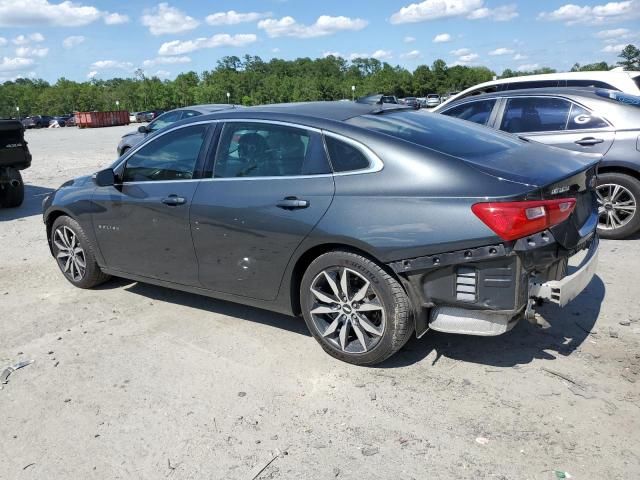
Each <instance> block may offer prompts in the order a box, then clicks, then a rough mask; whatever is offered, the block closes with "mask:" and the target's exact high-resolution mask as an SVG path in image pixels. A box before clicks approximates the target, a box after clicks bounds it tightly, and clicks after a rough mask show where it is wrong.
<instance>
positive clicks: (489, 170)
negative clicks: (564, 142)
mask: <svg viewBox="0 0 640 480" xmlns="http://www.w3.org/2000/svg"><path fill="white" fill-rule="evenodd" d="M601 159H602V155H599V154H593V153H580V152H574V151H571V150H566V149H563V148H556V147H551V146H548V145H543V144H541V143H537V142H530V141H526V142H523V143H522V145H521V147H520V148H515V149H507V150H504V151H502V152H498V153H494V154H492V155H488V156H484V157H473V158H462V160H464V161H465V162H467V163H469V164H471V165H472V166H474V167H475V168H476V169H478V170H480V171H481V172H483V173H486V174H489V175H491V176H494V177H496V178H499V179H501V180H508V181H512V182H517V183H521V184H523V185H530V186H534V187H542V186H546V185H549V184H551V183H553V182H556V181H558V180H560V179H563V178H567V177H570V176H572V175H575V174H576V173H578V172H582V171H584V170H586V169H588V168H589V167H591V166H593V165H595V164H596V163H598V162H599V161H600V160H601Z"/></svg>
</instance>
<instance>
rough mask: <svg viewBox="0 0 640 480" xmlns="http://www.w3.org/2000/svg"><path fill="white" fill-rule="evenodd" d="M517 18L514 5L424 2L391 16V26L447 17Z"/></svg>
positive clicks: (481, 1) (446, 0)
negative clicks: (493, 5) (490, 5)
mask: <svg viewBox="0 0 640 480" xmlns="http://www.w3.org/2000/svg"><path fill="white" fill-rule="evenodd" d="M517 16H518V11H517V6H516V5H515V4H509V5H502V6H499V7H496V8H489V7H486V6H485V3H484V0H424V1H422V2H419V3H412V4H410V5H407V6H406V7H402V8H401V9H400V10H398V11H397V12H395V13H394V14H393V15H391V18H390V21H391V23H393V24H400V23H416V22H426V21H429V20H438V19H441V18H448V17H467V18H469V19H471V20H476V19H480V18H488V19H491V20H496V21H502V22H504V21H507V20H511V19H512V18H515V17H517Z"/></svg>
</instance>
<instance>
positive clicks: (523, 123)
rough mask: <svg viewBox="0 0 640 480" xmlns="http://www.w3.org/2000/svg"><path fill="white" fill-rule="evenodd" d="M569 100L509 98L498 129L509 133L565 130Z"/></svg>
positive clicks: (569, 105) (569, 108)
mask: <svg viewBox="0 0 640 480" xmlns="http://www.w3.org/2000/svg"><path fill="white" fill-rule="evenodd" d="M570 110H571V102H569V101H568V100H564V99H562V98H553V97H517V98H509V99H508V100H507V104H506V106H505V110H504V114H503V117H502V122H501V124H500V130H504V131H505V132H509V133H533V132H555V131H559V130H565V129H566V125H567V119H568V118H569V112H570Z"/></svg>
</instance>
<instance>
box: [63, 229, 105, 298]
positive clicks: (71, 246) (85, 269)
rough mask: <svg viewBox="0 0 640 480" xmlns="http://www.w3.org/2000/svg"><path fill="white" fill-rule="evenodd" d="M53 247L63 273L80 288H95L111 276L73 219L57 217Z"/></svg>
mask: <svg viewBox="0 0 640 480" xmlns="http://www.w3.org/2000/svg"><path fill="white" fill-rule="evenodd" d="M51 248H52V251H53V255H54V257H55V259H56V262H57V263H58V267H60V271H61V272H62V274H63V275H64V277H65V278H66V279H67V280H68V281H69V282H71V283H72V284H73V285H75V286H76V287H79V288H93V287H95V286H97V285H100V284H101V283H104V282H106V281H107V280H109V278H111V277H110V276H109V275H107V274H105V273H103V272H102V270H100V267H99V266H98V263H97V262H96V259H95V256H94V254H93V248H92V246H91V243H90V242H89V239H88V238H87V236H86V235H85V233H84V231H83V230H82V227H81V226H80V224H79V223H78V222H76V221H75V220H74V219H72V218H70V217H67V216H61V217H58V218H57V219H56V220H55V222H53V226H52V228H51Z"/></svg>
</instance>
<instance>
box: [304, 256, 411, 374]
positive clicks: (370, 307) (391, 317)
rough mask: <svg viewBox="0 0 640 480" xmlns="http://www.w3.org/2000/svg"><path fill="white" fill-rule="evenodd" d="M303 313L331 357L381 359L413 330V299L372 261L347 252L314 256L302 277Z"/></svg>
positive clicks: (356, 361)
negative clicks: (411, 303) (411, 305)
mask: <svg viewBox="0 0 640 480" xmlns="http://www.w3.org/2000/svg"><path fill="white" fill-rule="evenodd" d="M300 300H301V307H302V313H303V316H304V319H305V322H306V324H307V326H308V327H309V330H310V331H311V334H312V335H313V336H314V338H315V339H316V340H317V341H318V342H319V343H320V345H321V346H322V348H323V349H324V350H325V351H326V352H327V353H328V354H329V355H331V356H333V357H335V358H337V359H339V360H343V361H345V362H349V363H353V364H356V365H373V364H376V363H380V362H382V361H383V360H385V359H387V358H389V357H390V356H391V355H393V354H394V353H395V352H397V351H398V350H399V349H400V348H402V346H403V345H404V344H405V343H406V342H407V340H408V339H409V337H410V336H411V332H412V331H413V322H412V316H411V308H410V303H409V298H408V297H407V294H406V293H405V291H404V289H403V288H402V286H401V285H400V283H399V282H398V281H397V280H396V279H395V278H393V277H392V276H391V275H389V273H387V272H386V271H385V270H384V269H383V268H382V267H381V266H380V265H378V264H377V263H375V262H373V261H372V260H370V259H368V258H366V257H364V256H362V255H358V254H356V253H351V252H347V251H341V250H336V251H331V252H328V253H325V254H323V255H321V256H319V257H318V258H316V259H315V260H314V261H313V262H312V263H311V265H309V267H308V268H307V271H306V272H305V274H304V277H303V278H302V283H301V287H300Z"/></svg>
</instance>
